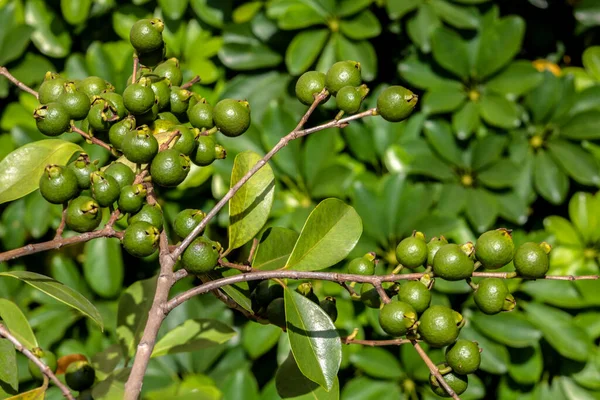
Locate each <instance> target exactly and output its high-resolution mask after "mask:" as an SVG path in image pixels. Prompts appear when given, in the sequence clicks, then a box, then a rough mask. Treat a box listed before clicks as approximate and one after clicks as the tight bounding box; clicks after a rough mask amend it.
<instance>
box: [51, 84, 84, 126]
mask: <svg viewBox="0 0 600 400" xmlns="http://www.w3.org/2000/svg"><path fill="white" fill-rule="evenodd" d="M57 101H58V103H60V104H61V105H62V106H63V107H64V108H65V110H67V113H69V116H70V118H71V119H74V120H77V121H79V120H82V119H84V118H85V117H87V115H88V112H89V111H90V107H91V103H90V98H89V97H88V95H87V94H85V93H83V92H79V91H71V92H64V93H63V94H61V95H60V96H59V98H58V100H57Z"/></svg>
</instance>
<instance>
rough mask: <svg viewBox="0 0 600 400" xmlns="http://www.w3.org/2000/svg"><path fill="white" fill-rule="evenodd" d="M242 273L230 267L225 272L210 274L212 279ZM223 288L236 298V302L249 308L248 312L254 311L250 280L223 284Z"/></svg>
mask: <svg viewBox="0 0 600 400" xmlns="http://www.w3.org/2000/svg"><path fill="white" fill-rule="evenodd" d="M241 273H242V272H241V271H238V270H236V269H233V268H230V269H227V270H225V271H223V273H221V274H218V273H215V272H213V273H211V274H210V277H211V278H212V279H219V278H223V277H227V276H233V275H239V274H241ZM221 289H223V291H224V292H225V293H226V294H227V295H228V296H229V297H231V298H232V299H233V300H235V302H236V303H238V304H239V305H240V306H242V307H243V308H244V309H245V310H247V311H248V312H253V311H252V300H251V299H250V294H251V291H250V285H249V284H248V282H238V283H235V284H233V285H226V286H223V287H222V288H221Z"/></svg>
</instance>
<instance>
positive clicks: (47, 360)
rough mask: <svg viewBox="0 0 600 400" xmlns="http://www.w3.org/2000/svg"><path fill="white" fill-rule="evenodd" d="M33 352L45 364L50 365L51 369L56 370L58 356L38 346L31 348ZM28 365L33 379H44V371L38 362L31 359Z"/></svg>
mask: <svg viewBox="0 0 600 400" xmlns="http://www.w3.org/2000/svg"><path fill="white" fill-rule="evenodd" d="M31 352H32V353H33V354H34V355H35V356H36V357H37V358H39V359H40V361H41V362H42V363H43V364H44V365H46V366H48V367H49V368H50V371H52V372H56V356H55V355H54V353H52V352H50V351H48V350H42V349H40V348H39V347H36V348H35V349H33V350H31ZM27 366H28V367H29V373H30V374H31V376H32V377H33V379H37V380H38V381H41V380H43V379H44V373H43V372H42V370H40V367H38V366H37V364H36V363H34V362H33V361H31V360H29V363H28V364H27Z"/></svg>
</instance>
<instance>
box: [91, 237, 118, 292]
mask: <svg viewBox="0 0 600 400" xmlns="http://www.w3.org/2000/svg"><path fill="white" fill-rule="evenodd" d="M84 255H85V261H84V262H83V276H84V277H85V280H86V281H87V283H88V285H90V287H91V288H92V290H93V291H94V292H96V293H97V294H99V295H100V296H102V297H107V298H111V297H114V296H116V295H117V294H119V292H120V291H121V286H122V285H123V275H124V266H123V256H122V255H121V243H120V241H119V239H115V238H98V239H94V240H90V241H89V242H87V243H86V244H85V247H84Z"/></svg>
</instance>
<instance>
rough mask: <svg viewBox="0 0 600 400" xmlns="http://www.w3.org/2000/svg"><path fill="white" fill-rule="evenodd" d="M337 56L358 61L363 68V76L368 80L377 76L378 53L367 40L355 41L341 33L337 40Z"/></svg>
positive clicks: (341, 58)
mask: <svg viewBox="0 0 600 400" xmlns="http://www.w3.org/2000/svg"><path fill="white" fill-rule="evenodd" d="M337 57H338V59H340V60H355V61H358V62H359V63H360V65H361V68H362V70H361V72H362V78H363V80H365V81H367V82H370V81H372V80H373V79H375V77H376V76H377V54H376V53H375V49H374V48H373V45H372V44H371V43H370V42H369V41H367V40H361V41H359V42H353V41H351V40H348V39H346V38H345V37H344V36H341V35H340V36H339V37H338V41H337Z"/></svg>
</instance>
